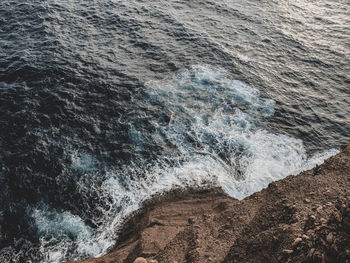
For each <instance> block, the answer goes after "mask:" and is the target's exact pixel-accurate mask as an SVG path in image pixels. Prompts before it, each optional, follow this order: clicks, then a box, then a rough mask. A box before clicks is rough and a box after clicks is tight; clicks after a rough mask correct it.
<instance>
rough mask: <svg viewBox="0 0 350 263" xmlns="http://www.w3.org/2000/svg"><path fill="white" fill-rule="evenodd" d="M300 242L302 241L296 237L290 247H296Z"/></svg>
mask: <svg viewBox="0 0 350 263" xmlns="http://www.w3.org/2000/svg"><path fill="white" fill-rule="evenodd" d="M302 241H303V240H302V239H301V238H300V237H297V238H296V239H294V242H293V244H292V246H293V247H295V246H296V245H298V244H299V243H300V242H302Z"/></svg>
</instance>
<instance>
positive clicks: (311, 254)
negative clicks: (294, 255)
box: [307, 248, 315, 260]
mask: <svg viewBox="0 0 350 263" xmlns="http://www.w3.org/2000/svg"><path fill="white" fill-rule="evenodd" d="M314 253H315V249H314V248H311V249H310V250H309V252H308V253H307V258H308V259H309V260H310V259H312V256H313V255H314Z"/></svg>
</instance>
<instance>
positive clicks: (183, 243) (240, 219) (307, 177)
mask: <svg viewBox="0 0 350 263" xmlns="http://www.w3.org/2000/svg"><path fill="white" fill-rule="evenodd" d="M349 201H350V145H348V146H345V147H343V149H342V151H341V153H339V154H337V155H336V156H333V157H332V158H330V159H328V160H326V161H325V162H324V163H323V164H322V165H320V166H317V167H315V168H314V169H312V170H309V171H306V172H303V173H301V174H299V175H297V176H288V177H287V178H285V179H283V180H280V181H277V182H273V183H271V184H270V185H269V186H268V187H267V188H266V189H264V190H262V191H260V192H258V193H255V194H253V195H251V196H249V197H247V198H246V199H244V200H241V201H239V200H235V199H232V198H230V197H227V196H226V195H225V194H224V193H223V192H222V191H221V190H220V189H205V190H203V189H202V190H198V189H191V190H187V191H185V192H183V191H173V192H171V193H167V194H165V195H162V196H158V197H154V198H153V199H152V200H150V201H148V202H147V203H145V204H144V207H143V209H141V210H140V211H138V212H137V213H136V214H135V215H134V216H132V217H131V218H130V219H129V220H128V221H127V222H126V223H125V226H124V230H123V231H122V233H121V235H120V239H119V240H118V242H117V245H116V246H115V248H114V249H113V250H112V251H111V253H109V254H107V255H105V256H103V257H101V258H96V259H89V260H85V261H79V262H84V263H88V262H89V263H93V262H94V263H97V262H98V263H107V262H108V263H112V262H113V263H115V262H117V263H119V262H120V263H121V262H134V260H135V259H136V258H137V257H143V258H145V260H146V261H142V259H140V260H141V261H140V262H147V261H148V262H159V263H160V262H179V263H180V262H240V263H242V262H254V263H255V262H320V263H321V262H350V205H349Z"/></svg>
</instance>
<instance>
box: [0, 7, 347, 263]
mask: <svg viewBox="0 0 350 263" xmlns="http://www.w3.org/2000/svg"><path fill="white" fill-rule="evenodd" d="M349 142H350V2H349V1H347V0H293V1H289V0H286V1H280V0H221V1H219V0H201V1H198V0H187V1H186V0H168V1H163V0H152V1H145V0H84V1H82V0H79V1H78V0H1V1H0V262H2V263H14V262H15V263H22V262H23V263H34V262H50V263H51V262H52V263H54V262H62V261H65V260H75V259H86V258H90V257H97V256H100V255H103V254H105V253H108V252H109V251H110V250H111V249H112V248H113V246H114V245H115V242H116V240H117V239H118V235H119V233H120V229H121V227H122V224H123V222H124V221H125V220H126V219H127V218H128V216H130V214H132V213H133V212H135V211H136V210H137V209H139V208H140V206H141V205H142V203H143V202H144V201H145V200H148V199H150V198H151V197H152V196H154V195H156V194H162V193H165V192H167V191H169V190H173V189H186V188H193V187H221V188H222V189H223V191H224V192H225V193H227V194H228V195H229V196H231V197H233V198H237V199H243V198H245V197H247V196H249V195H251V194H252V193H254V192H257V191H259V190H261V189H263V188H265V187H266V186H267V185H268V184H269V183H271V182H273V181H275V180H279V179H282V178H284V177H286V176H288V175H296V174H298V173H300V172H301V171H304V170H307V169H310V168H312V167H315V166H316V165H319V164H321V163H322V162H323V161H324V160H325V159H327V158H329V157H330V156H333V155H335V154H336V153H338V152H339V150H340V147H341V145H343V144H346V143H349Z"/></svg>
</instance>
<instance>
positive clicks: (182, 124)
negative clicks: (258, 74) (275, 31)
mask: <svg viewBox="0 0 350 263" xmlns="http://www.w3.org/2000/svg"><path fill="white" fill-rule="evenodd" d="M147 93H148V103H150V104H153V105H156V106H159V105H160V106H161V107H163V108H164V109H166V110H167V111H168V112H170V115H171V120H170V122H169V124H168V125H163V126H162V125H155V126H156V127H158V130H157V131H156V132H154V133H153V140H154V141H155V142H156V143H157V144H158V145H162V144H164V145H166V143H169V142H170V143H171V144H173V145H174V146H175V147H176V148H177V150H178V152H179V154H177V155H174V153H173V152H171V151H169V152H168V153H167V152H165V153H164V155H163V156H161V157H159V159H158V160H155V161H154V162H153V163H151V164H147V165H146V164H145V165H142V166H140V165H139V164H138V165H136V164H135V165H131V166H128V167H124V168H122V169H120V170H112V171H108V172H107V174H105V176H104V178H106V180H105V181H104V182H103V183H102V184H100V183H94V181H93V178H94V176H96V178H97V177H99V176H98V174H97V172H96V169H95V168H94V165H95V164H96V161H93V158H92V157H89V156H86V155H84V154H82V155H74V157H72V158H73V159H74V162H73V168H74V169H78V170H80V171H84V173H86V174H87V175H86V176H84V177H82V178H81V180H86V178H92V179H89V185H88V186H87V185H86V182H85V181H81V182H80V185H81V187H80V189H81V195H82V196H84V195H86V194H87V192H88V191H94V192H95V193H97V194H98V195H99V197H100V201H101V202H103V203H105V204H106V206H105V207H108V208H101V210H102V211H103V213H102V214H103V217H101V218H95V219H94V221H95V222H96V224H97V225H99V228H98V229H96V230H95V231H94V233H92V232H91V231H92V230H91V229H90V228H86V226H84V225H83V222H82V221H81V219H80V220H79V218H76V217H75V216H73V215H71V214H69V213H68V214H64V213H63V214H60V215H56V216H54V217H53V220H52V219H50V218H51V217H47V216H43V215H42V212H35V213H34V217H35V218H36V220H37V225H38V227H39V230H40V231H41V232H42V233H44V234H43V235H44V236H47V235H51V236H56V238H57V242H56V243H54V242H51V243H50V244H49V245H48V243H45V242H44V241H43V242H42V248H43V253H44V254H45V255H46V258H49V259H50V260H52V259H54V261H53V262H58V261H60V260H62V259H63V258H64V256H65V253H66V251H67V250H68V248H71V247H72V246H74V244H78V245H77V247H76V248H75V250H76V251H77V257H78V256H82V257H84V256H86V255H89V254H87V252H89V253H90V255H91V256H99V255H102V254H104V253H106V251H107V249H108V248H109V247H111V246H112V245H113V244H114V241H115V239H116V230H118V229H119V228H120V226H121V223H122V221H123V218H124V217H125V216H127V215H129V214H130V213H131V212H133V211H135V210H136V209H138V208H139V207H140V204H141V203H142V202H143V201H145V200H147V199H148V198H150V197H151V196H152V195H154V194H156V193H161V192H165V191H168V190H170V189H173V188H178V187H180V188H186V187H189V186H205V185H211V186H220V187H222V189H224V191H225V192H226V193H228V194H229V195H230V196H232V197H235V198H238V199H242V198H244V197H246V196H248V195H250V194H252V193H254V192H256V191H259V190H261V189H262V188H264V187H266V186H267V185H268V184H269V183H270V182H272V181H275V180H278V179H282V178H284V177H286V176H287V175H289V174H297V173H299V172H301V171H303V170H305V169H309V168H312V167H313V166H315V165H316V164H320V163H322V162H323V160H324V159H326V158H328V157H330V156H331V155H334V154H336V153H337V152H338V151H337V150H334V149H331V150H329V151H326V152H322V153H319V154H316V155H314V156H313V157H311V158H308V157H307V155H306V151H305V148H304V146H303V143H302V141H301V140H299V139H296V138H293V137H290V136H286V135H281V134H274V133H271V132H269V131H267V130H266V129H264V123H265V122H266V119H267V118H269V117H271V116H273V114H274V105H275V102H274V101H273V100H270V99H266V98H261V97H260V94H259V91H258V90H257V89H254V88H252V87H250V86H248V85H246V84H244V83H242V82H239V81H235V80H230V78H229V77H228V75H227V73H226V72H224V71H223V70H218V69H214V68H212V67H210V66H193V67H192V68H191V69H189V70H183V71H180V72H178V73H177V74H176V75H174V76H173V77H171V78H169V79H167V80H163V81H160V82H152V83H148V84H147ZM131 133H132V134H131V135H132V138H133V139H134V140H139V138H141V137H143V135H142V134H140V131H137V130H132V131H131ZM164 148H166V147H164ZM169 160H170V162H169ZM169 163H171V165H170V164H169ZM99 178H100V177H99ZM87 196H88V195H87ZM87 198H88V197H87ZM74 227H77V229H81V231H82V232H83V233H85V234H83V235H82V236H80V234H79V233H80V230H79V231H78V232H79V233H78V232H69V231H73V230H72V228H74ZM49 229H61V230H60V231H63V232H58V233H56V230H49ZM51 231H53V232H51ZM67 232H68V233H70V234H73V236H75V240H73V241H69V240H67V239H63V240H62V241H60V240H59V238H60V237H61V236H62V235H67ZM57 236H58V237H57ZM43 240H44V239H43ZM48 255H49V256H48ZM55 260H56V261H55Z"/></svg>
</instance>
